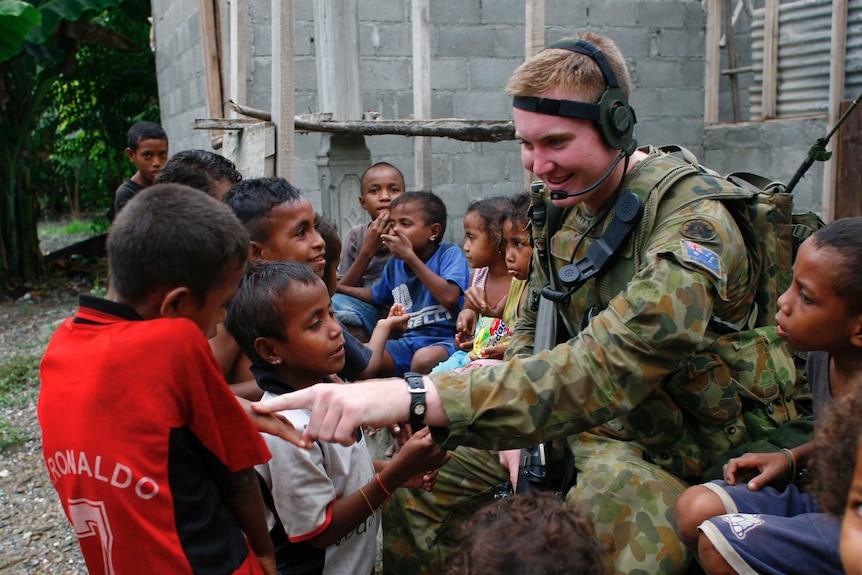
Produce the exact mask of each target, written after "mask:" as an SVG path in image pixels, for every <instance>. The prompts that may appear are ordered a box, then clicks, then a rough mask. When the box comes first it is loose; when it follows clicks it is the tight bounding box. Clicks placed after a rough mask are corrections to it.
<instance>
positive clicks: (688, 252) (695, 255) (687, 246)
mask: <svg viewBox="0 0 862 575" xmlns="http://www.w3.org/2000/svg"><path fill="white" fill-rule="evenodd" d="M682 249H683V254H684V256H685V259H686V260H687V261H689V262H692V263H695V264H698V265H699V266H700V267H702V268H704V269H707V270H709V271H711V272H712V273H713V274H715V275H716V276H718V275H719V272H720V271H721V262H720V261H719V259H718V254H716V253H715V252H714V251H712V250H710V249H707V248H705V247H703V246H702V245H700V244H698V243H695V242H691V241H688V240H682Z"/></svg>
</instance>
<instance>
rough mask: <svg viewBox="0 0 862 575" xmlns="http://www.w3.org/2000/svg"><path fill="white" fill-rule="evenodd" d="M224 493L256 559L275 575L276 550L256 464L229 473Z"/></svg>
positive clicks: (269, 574) (265, 569)
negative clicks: (271, 536) (268, 523)
mask: <svg viewBox="0 0 862 575" xmlns="http://www.w3.org/2000/svg"><path fill="white" fill-rule="evenodd" d="M222 496H223V497H224V499H225V502H226V503H227V506H228V507H229V508H230V511H231V513H232V514H233V516H234V519H236V522H237V524H239V527H240V529H242V531H243V533H245V536H246V538H247V539H248V542H249V545H251V548H252V550H253V551H254V554H255V556H257V560H258V561H259V562H260V565H261V567H263V571H264V573H266V574H267V575H276V574H277V570H276V567H275V551H274V550H273V547H272V539H270V537H269V529H268V528H267V525H266V515H265V514H264V505H263V497H262V496H261V494H260V484H259V483H258V480H257V473H255V471H254V468H253V467H249V468H246V469H242V470H240V471H236V472H233V473H231V474H230V477H229V479H228V485H227V487H226V488H225V489H224V490H223V491H222Z"/></svg>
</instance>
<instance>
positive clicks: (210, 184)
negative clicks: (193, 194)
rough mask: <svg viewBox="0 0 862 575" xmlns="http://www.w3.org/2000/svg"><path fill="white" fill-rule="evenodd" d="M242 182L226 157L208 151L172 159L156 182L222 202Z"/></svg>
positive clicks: (183, 154) (186, 154)
mask: <svg viewBox="0 0 862 575" xmlns="http://www.w3.org/2000/svg"><path fill="white" fill-rule="evenodd" d="M241 180H242V175H241V174H240V173H239V172H238V171H237V169H236V165H235V164H234V163H233V162H231V161H230V160H228V159H227V158H225V157H224V156H221V155H219V154H216V153H214V152H209V151H207V150H183V151H182V152H177V153H176V154H174V155H173V156H171V159H170V160H168V161H167V162H166V163H165V165H164V167H163V168H162V171H161V172H159V175H158V176H156V179H155V182H156V183H157V184H167V183H169V182H173V183H175V184H184V185H186V186H190V187H192V188H194V189H196V190H201V191H203V192H206V193H208V194H209V195H211V196H212V197H214V198H215V199H217V200H218V201H222V199H223V198H224V196H225V194H227V192H228V190H230V189H231V187H233V186H234V185H235V184H238V183H239V182H240V181H241Z"/></svg>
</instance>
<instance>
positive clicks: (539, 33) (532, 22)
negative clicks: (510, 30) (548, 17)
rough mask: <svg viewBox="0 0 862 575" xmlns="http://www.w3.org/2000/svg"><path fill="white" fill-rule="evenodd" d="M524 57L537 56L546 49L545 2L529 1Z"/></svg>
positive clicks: (543, 0)
mask: <svg viewBox="0 0 862 575" xmlns="http://www.w3.org/2000/svg"><path fill="white" fill-rule="evenodd" d="M524 27H525V31H526V36H527V37H526V43H525V50H524V57H525V58H529V57H530V56H535V55H536V54H538V53H539V52H541V51H542V49H544V47H545V0H527V14H526V24H525V26H524Z"/></svg>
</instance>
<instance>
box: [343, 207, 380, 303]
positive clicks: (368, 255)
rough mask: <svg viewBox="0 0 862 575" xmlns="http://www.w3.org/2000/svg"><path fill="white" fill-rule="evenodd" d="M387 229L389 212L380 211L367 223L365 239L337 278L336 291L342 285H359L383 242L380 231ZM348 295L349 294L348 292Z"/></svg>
mask: <svg viewBox="0 0 862 575" xmlns="http://www.w3.org/2000/svg"><path fill="white" fill-rule="evenodd" d="M388 229H389V213H388V212H381V213H380V215H378V216H377V219H375V220H374V221H373V222H371V223H370V224H369V225H368V228H367V229H366V230H365V239H364V240H363V242H362V247H360V248H359V252H358V253H357V254H356V259H354V260H353V263H351V264H350V267H349V268H348V269H347V271H346V272H344V275H343V276H341V279H340V280H338V292H339V293H346V292H344V291H342V289H341V288H342V287H350V286H354V287H356V286H361V285H362V276H364V275H365V272H367V271H368V266H369V264H371V260H372V259H374V255H375V254H376V253H377V252H378V251H380V248H381V247H383V242H382V241H381V239H380V236H381V234H382V233H384V232H385V231H386V230H388ZM348 295H349V294H348Z"/></svg>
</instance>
